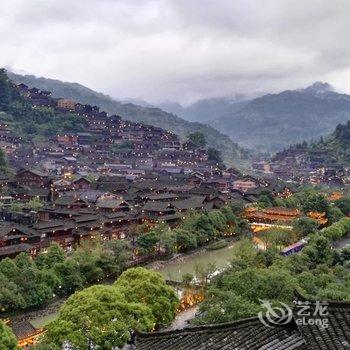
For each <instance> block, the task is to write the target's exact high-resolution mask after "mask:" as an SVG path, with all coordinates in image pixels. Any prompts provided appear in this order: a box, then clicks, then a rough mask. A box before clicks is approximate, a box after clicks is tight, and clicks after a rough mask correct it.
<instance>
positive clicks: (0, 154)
mask: <svg viewBox="0 0 350 350" xmlns="http://www.w3.org/2000/svg"><path fill="white" fill-rule="evenodd" d="M7 170H8V169H7V158H6V155H5V152H4V150H3V149H2V148H0V171H2V172H6V171H7Z"/></svg>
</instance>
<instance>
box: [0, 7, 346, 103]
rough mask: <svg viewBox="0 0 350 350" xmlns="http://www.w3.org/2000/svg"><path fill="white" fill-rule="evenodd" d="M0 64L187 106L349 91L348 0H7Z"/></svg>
mask: <svg viewBox="0 0 350 350" xmlns="http://www.w3.org/2000/svg"><path fill="white" fill-rule="evenodd" d="M0 5H1V9H2V13H1V16H0V35H1V38H2V40H1V41H0V52H1V55H0V65H2V66H10V67H12V68H13V69H14V70H18V71H19V70H20V71H25V72H27V73H32V74H36V75H40V76H46V77H52V78H58V79H62V80H67V81H77V82H80V83H82V84H85V85H87V86H89V87H91V88H94V89H97V90H100V91H102V92H106V93H109V94H110V95H112V96H114V97H115V98H117V99H125V98H137V99H144V100H149V101H154V102H159V101H161V100H176V101H180V102H190V101H194V100H196V99H199V98H203V97H210V96H219V95H234V94H236V93H245V94H252V95H254V94H256V93H260V92H266V91H279V90H281V89H285V88H296V87H301V86H303V85H306V84H309V83H312V82H313V81H315V80H329V81H330V83H334V84H335V86H336V87H338V88H340V89H343V90H345V91H347V92H350V83H348V81H350V79H349V78H350V60H349V56H350V46H349V45H348V41H349V40H348V33H349V30H350V22H349V21H348V18H349V12H350V3H349V2H348V1H347V0H334V1H326V0H308V1H301V0H283V1H280V0H266V1H261V0H236V1H232V0H216V1H214V0H153V1H152V0H149V1H148V0H74V1H71V0H31V1H27V0H11V1H6V0H0Z"/></svg>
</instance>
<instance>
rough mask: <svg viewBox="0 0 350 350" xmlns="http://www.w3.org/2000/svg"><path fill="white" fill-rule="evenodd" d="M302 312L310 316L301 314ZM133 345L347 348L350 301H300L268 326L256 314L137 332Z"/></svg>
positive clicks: (227, 349) (198, 349)
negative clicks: (284, 320) (281, 321)
mask: <svg viewBox="0 0 350 350" xmlns="http://www.w3.org/2000/svg"><path fill="white" fill-rule="evenodd" d="M319 305H326V309H325V310H324V311H320V310H321V309H320V306H319ZM299 306H301V307H302V308H301V309H300V308H299ZM305 306H306V309H305V308H303V307H305ZM305 312H306V314H309V316H304V314H305ZM317 320H318V321H319V322H320V320H326V321H327V326H326V327H323V326H322V325H321V324H318V323H316V321H317ZM301 321H302V322H301ZM135 346H136V349H137V350H153V349H157V350H163V349H164V350H165V349H166V350H185V349H186V350H187V349H191V350H219V349H220V350H231V349H232V350H248V349H249V350H349V349H350V303H349V302H321V303H320V304H317V303H315V302H310V301H307V300H303V301H301V302H299V303H298V304H297V305H296V306H295V307H294V309H293V319H292V320H291V321H290V322H289V323H288V324H286V325H280V326H278V327H267V326H265V325H264V324H262V323H261V322H260V320H259V319H258V318H257V317H255V318H250V319H245V320H240V321H237V322H232V323H224V324H217V325H206V326H199V327H190V328H185V329H182V330H175V331H165V332H155V333H137V334H136V338H135Z"/></svg>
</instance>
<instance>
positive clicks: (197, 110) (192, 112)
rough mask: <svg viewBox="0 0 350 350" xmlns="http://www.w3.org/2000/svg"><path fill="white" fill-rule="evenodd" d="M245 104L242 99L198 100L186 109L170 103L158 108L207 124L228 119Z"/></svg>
mask: <svg viewBox="0 0 350 350" xmlns="http://www.w3.org/2000/svg"><path fill="white" fill-rule="evenodd" d="M247 103H248V101H245V100H244V99H243V98H235V99H230V98H225V97H222V98H208V99H203V100H199V101H197V102H196V103H193V104H191V105H189V106H187V107H183V106H182V105H181V104H179V103H171V102H168V103H163V104H160V105H159V107H160V108H162V109H163V110H165V111H167V112H170V113H174V114H176V115H178V116H180V117H182V118H184V119H186V120H189V121H194V122H201V123H208V122H210V121H213V120H216V119H221V118H229V117H230V116H231V115H232V113H235V112H237V111H238V110H240V109H241V108H243V107H244V106H245V105H246V104H247Z"/></svg>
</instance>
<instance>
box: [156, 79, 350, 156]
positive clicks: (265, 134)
mask: <svg viewBox="0 0 350 350" xmlns="http://www.w3.org/2000/svg"><path fill="white" fill-rule="evenodd" d="M162 108H163V109H164V110H166V111H171V112H173V113H176V114H177V115H179V116H181V117H183V118H185V119H188V120H196V121H201V122H205V123H208V124H209V125H211V126H213V127H215V128H216V129H218V130H219V131H221V132H223V133H225V134H227V135H229V136H230V137H231V138H232V139H233V140H235V141H236V142H238V143H239V144H240V145H242V146H244V147H248V148H251V149H255V150H259V151H273V152H275V151H278V150H281V149H283V148H284V147H286V146H288V145H290V144H293V143H296V142H300V141H304V140H312V139H317V138H319V137H320V136H323V135H327V134H329V133H331V132H332V131H333V130H334V128H335V127H336V125H337V124H339V123H343V122H346V121H348V120H349V119H350V95H346V94H341V93H338V92H336V91H335V90H334V89H333V88H332V86H331V85H330V84H328V83H324V82H316V83H314V84H313V85H311V86H309V87H307V88H305V89H298V90H286V91H283V92H281V93H278V94H267V95H264V96H261V97H258V98H254V99H252V100H244V99H228V98H216V99H207V100H201V101H198V102H197V103H195V104H193V105H190V106H188V107H182V106H179V105H174V104H173V105H171V104H163V105H162Z"/></svg>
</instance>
